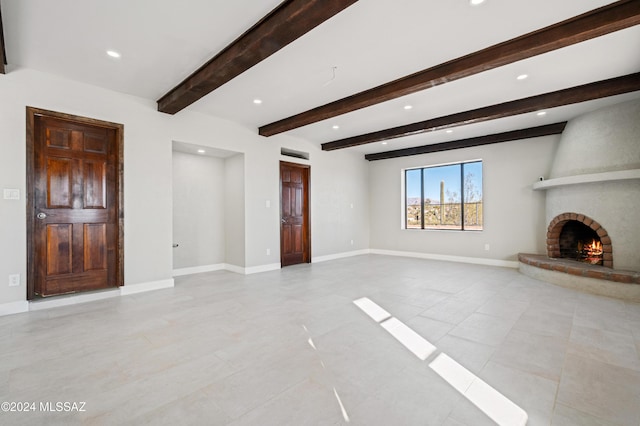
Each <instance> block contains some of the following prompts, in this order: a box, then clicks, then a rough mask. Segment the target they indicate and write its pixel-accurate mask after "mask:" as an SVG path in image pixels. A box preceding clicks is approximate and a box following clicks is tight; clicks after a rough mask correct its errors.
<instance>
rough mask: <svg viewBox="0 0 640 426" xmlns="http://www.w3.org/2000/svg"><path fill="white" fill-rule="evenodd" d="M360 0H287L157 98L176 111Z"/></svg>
mask: <svg viewBox="0 0 640 426" xmlns="http://www.w3.org/2000/svg"><path fill="white" fill-rule="evenodd" d="M356 1H358V0H285V1H284V2H282V3H281V4H280V5H279V6H278V7H277V8H275V9H274V10H273V11H271V12H270V13H269V14H268V15H267V16H265V17H264V18H262V19H261V20H260V21H259V22H258V23H257V24H255V25H254V26H253V27H251V28H250V29H249V30H248V31H246V32H245V33H244V34H242V35H241V36H240V37H239V38H238V39H236V40H235V41H234V42H233V43H231V44H230V45H228V46H227V47H225V48H224V50H222V51H221V52H220V53H218V54H217V55H216V56H215V57H213V58H212V59H211V60H210V61H209V62H207V63H206V64H204V65H203V66H202V67H200V68H199V69H198V70H197V71H195V72H194V73H193V74H191V75H190V76H189V77H187V78H186V79H185V80H184V81H183V82H182V83H180V84H179V85H177V86H176V87H174V88H173V89H171V90H170V91H169V92H168V93H167V94H165V95H164V96H162V98H160V99H159V100H158V111H161V112H166V113H168V114H175V113H177V112H178V111H180V110H182V109H184V108H186V107H188V106H189V105H191V104H192V103H194V102H196V101H197V100H199V99H200V98H202V97H204V96H205V95H207V94H209V93H211V92H212V91H213V90H215V89H217V88H218V87H220V86H222V85H223V84H225V83H226V82H228V81H230V80H232V79H233V78H235V77H237V76H238V75H240V74H242V73H243V72H245V71H246V70H248V69H249V68H251V67H253V66H254V65H256V64H257V63H259V62H261V61H263V60H264V59H266V58H268V57H269V56H271V55H273V54H274V53H276V52H277V51H278V50H280V49H282V48H283V47H285V46H286V45H288V44H289V43H291V42H293V41H294V40H296V39H298V38H299V37H301V36H303V35H304V34H306V33H307V32H309V31H311V30H312V29H313V28H315V27H317V26H318V25H320V24H322V23H323V22H324V21H326V20H328V19H329V18H331V17H332V16H334V15H336V14H338V13H339V12H341V11H342V10H344V9H346V8H347V7H349V6H351V5H352V4H353V3H355V2H356Z"/></svg>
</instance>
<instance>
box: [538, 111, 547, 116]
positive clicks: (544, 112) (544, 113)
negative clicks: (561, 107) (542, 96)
mask: <svg viewBox="0 0 640 426" xmlns="http://www.w3.org/2000/svg"><path fill="white" fill-rule="evenodd" d="M538 115H539V116H540V117H542V116H543V115H547V111H540V112H539V113H538Z"/></svg>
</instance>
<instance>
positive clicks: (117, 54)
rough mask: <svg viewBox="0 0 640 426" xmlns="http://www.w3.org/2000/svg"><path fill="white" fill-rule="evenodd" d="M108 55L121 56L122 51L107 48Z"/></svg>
mask: <svg viewBox="0 0 640 426" xmlns="http://www.w3.org/2000/svg"><path fill="white" fill-rule="evenodd" d="M107 55H109V56H111V57H112V58H119V57H121V56H122V55H121V54H120V52H116V51H115V50H107Z"/></svg>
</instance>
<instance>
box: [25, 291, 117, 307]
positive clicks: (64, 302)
mask: <svg viewBox="0 0 640 426" xmlns="http://www.w3.org/2000/svg"><path fill="white" fill-rule="evenodd" d="M118 296H120V290H119V288H112V289H109V290H100V291H92V292H89V293H77V294H68V295H63V296H57V297H53V298H44V299H39V300H33V301H31V302H29V310H30V311H41V310H43V309H50V308H57V307H60V306H69V305H77V304H79V303H86V302H94V301H96V300H102V299H110V298H112V297H118Z"/></svg>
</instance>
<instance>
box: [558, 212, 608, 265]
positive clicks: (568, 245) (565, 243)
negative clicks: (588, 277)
mask: <svg viewBox="0 0 640 426" xmlns="http://www.w3.org/2000/svg"><path fill="white" fill-rule="evenodd" d="M559 243H560V257H563V258H567V259H573V260H577V261H579V262H585V263H589V264H591V265H602V264H603V262H602V261H603V248H602V241H601V240H600V237H599V236H598V234H597V233H596V232H595V231H594V230H593V229H591V228H590V227H588V226H586V225H585V224H583V223H582V222H578V221H575V220H570V221H568V222H567V223H566V224H565V225H564V226H563V227H562V231H561V232H560V239H559Z"/></svg>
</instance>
